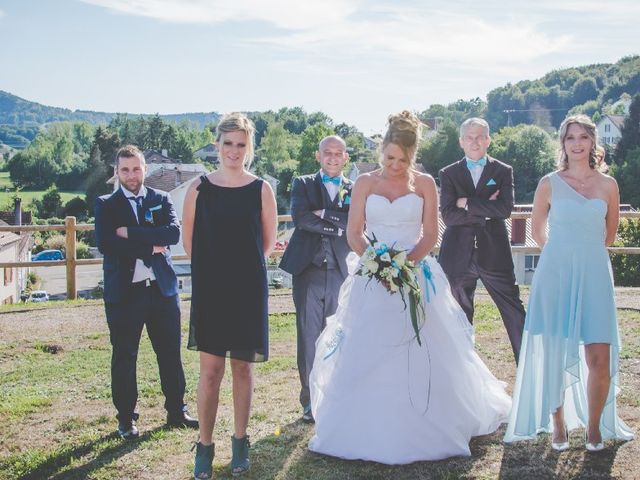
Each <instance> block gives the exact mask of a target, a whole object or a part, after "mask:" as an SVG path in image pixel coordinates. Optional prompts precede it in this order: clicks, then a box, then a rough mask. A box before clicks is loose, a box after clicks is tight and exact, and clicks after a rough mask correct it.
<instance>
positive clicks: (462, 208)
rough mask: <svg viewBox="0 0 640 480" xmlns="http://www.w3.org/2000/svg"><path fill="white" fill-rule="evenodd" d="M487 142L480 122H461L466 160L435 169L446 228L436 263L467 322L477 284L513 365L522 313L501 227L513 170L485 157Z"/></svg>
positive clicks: (509, 205) (486, 132) (486, 131)
mask: <svg viewBox="0 0 640 480" xmlns="http://www.w3.org/2000/svg"><path fill="white" fill-rule="evenodd" d="M490 143H491V137H490V136H489V124H488V123H487V122H486V121H485V120H483V119H481V118H470V119H468V120H466V121H465V122H464V123H463V124H462V125H461V127H460V146H461V147H462V149H463V150H464V153H465V158H463V159H462V160H460V161H458V162H456V163H453V164H451V165H449V166H447V167H445V168H443V169H442V170H440V210H441V213H442V219H443V220H444V223H445V225H446V227H447V228H446V229H445V231H444V234H443V236H442V242H441V246H440V256H439V262H440V264H441V265H442V269H443V270H444V271H445V273H446V274H447V277H448V278H449V283H450V284H451V291H452V293H453V296H454V297H455V298H456V300H457V301H458V303H460V306H461V307H462V309H463V310H464V312H465V313H466V314H467V318H468V319H469V322H471V323H473V311H474V310H473V297H474V294H475V290H476V284H477V282H478V279H480V280H481V281H482V284H483V285H484V286H485V288H486V289H487V292H489V295H491V298H492V299H493V301H494V302H495V303H496V306H497V307H498V310H499V311H500V315H501V316H502V321H503V322H504V325H505V327H506V329H507V334H508V335H509V340H510V342H511V348H512V349H513V354H514V355H515V358H516V362H517V361H518V357H519V356H520V343H521V340H522V330H523V328H524V317H525V311H524V307H523V306H522V301H521V300H520V289H519V288H518V284H517V283H516V278H515V275H514V272H513V259H512V257H511V244H510V242H509V235H508V233H507V227H506V225H505V219H507V218H509V216H510V215H511V210H512V209H513V170H512V168H511V167H510V166H509V165H507V164H505V163H502V162H500V161H498V160H496V159H495V158H491V157H489V156H488V155H487V149H488V148H489V144H490Z"/></svg>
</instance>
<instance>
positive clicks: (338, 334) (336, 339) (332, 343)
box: [322, 327, 344, 360]
mask: <svg viewBox="0 0 640 480" xmlns="http://www.w3.org/2000/svg"><path fill="white" fill-rule="evenodd" d="M343 337H344V331H343V330H342V327H338V328H337V329H336V331H335V333H334V334H333V337H332V338H331V340H329V341H328V342H326V346H327V353H325V355H324V357H322V360H326V359H327V358H329V357H330V356H331V355H333V354H334V353H336V351H337V350H338V347H339V346H340V344H341V343H342V338H343Z"/></svg>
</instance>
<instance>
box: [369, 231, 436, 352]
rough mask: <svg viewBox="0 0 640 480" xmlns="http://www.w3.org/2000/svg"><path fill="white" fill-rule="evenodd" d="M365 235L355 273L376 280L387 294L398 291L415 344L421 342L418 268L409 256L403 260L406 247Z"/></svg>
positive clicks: (422, 318) (422, 317)
mask: <svg viewBox="0 0 640 480" xmlns="http://www.w3.org/2000/svg"><path fill="white" fill-rule="evenodd" d="M365 237H366V238H367V240H368V241H369V246H368V247H367V249H366V250H365V251H364V253H363V254H362V258H361V259H360V265H359V267H358V270H357V271H356V275H362V276H363V277H369V281H371V280H372V279H375V280H377V281H378V282H380V283H381V284H382V285H384V287H385V288H386V289H387V290H388V291H389V293H391V294H394V293H397V292H399V293H400V297H401V298H402V303H404V308H405V310H406V309H407V306H408V307H409V314H410V315H411V325H412V326H413V331H414V332H415V334H416V340H417V341H418V345H422V342H421V341H420V327H421V326H422V324H423V323H424V306H423V305H422V292H421V289H420V284H419V283H418V269H417V268H416V266H415V264H414V263H413V262H412V261H411V260H407V251H406V250H398V249H396V248H394V246H393V245H392V246H391V247H389V246H387V245H386V244H384V243H380V242H378V240H377V239H376V236H375V234H372V238H369V237H367V236H366V235H365ZM407 304H408V305H407Z"/></svg>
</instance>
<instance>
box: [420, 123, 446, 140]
mask: <svg viewBox="0 0 640 480" xmlns="http://www.w3.org/2000/svg"><path fill="white" fill-rule="evenodd" d="M440 120H442V117H436V118H426V119H424V120H422V139H423V140H429V139H430V138H432V137H435V136H436V135H437V134H438V129H439V127H440Z"/></svg>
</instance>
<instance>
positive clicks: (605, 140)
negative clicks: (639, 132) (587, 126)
mask: <svg viewBox="0 0 640 480" xmlns="http://www.w3.org/2000/svg"><path fill="white" fill-rule="evenodd" d="M624 119H625V116H624V115H603V116H602V118H601V119H600V121H599V122H598V124H597V125H596V128H597V130H598V138H599V140H600V143H601V144H602V145H610V146H612V147H615V146H616V145H617V144H618V141H619V140H620V137H621V136H622V125H623V124H624Z"/></svg>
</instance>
